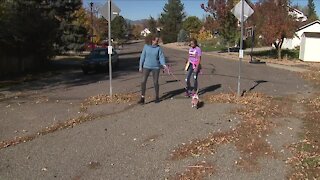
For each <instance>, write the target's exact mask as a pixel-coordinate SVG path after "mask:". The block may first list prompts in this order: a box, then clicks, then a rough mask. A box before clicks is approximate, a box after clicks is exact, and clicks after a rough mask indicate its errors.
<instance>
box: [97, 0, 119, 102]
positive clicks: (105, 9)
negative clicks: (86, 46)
mask: <svg viewBox="0 0 320 180" xmlns="http://www.w3.org/2000/svg"><path fill="white" fill-rule="evenodd" d="M99 11H100V13H101V15H102V16H103V17H104V18H105V19H107V20H108V55H109V87H110V89H109V95H110V98H112V44H111V21H112V20H113V19H114V18H115V17H116V16H117V15H119V13H120V11H121V10H120V9H119V8H118V7H117V6H116V5H115V4H113V3H112V2H111V0H108V2H107V3H106V4H105V5H104V6H102V8H100V9H99Z"/></svg>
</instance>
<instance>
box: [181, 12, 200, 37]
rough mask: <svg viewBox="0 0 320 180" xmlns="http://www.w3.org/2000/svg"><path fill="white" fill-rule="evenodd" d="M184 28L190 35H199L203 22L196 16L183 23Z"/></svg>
mask: <svg viewBox="0 0 320 180" xmlns="http://www.w3.org/2000/svg"><path fill="white" fill-rule="evenodd" d="M182 26H183V28H184V29H185V30H186V31H187V32H189V33H199V31H200V29H201V27H202V22H201V21H200V19H199V18H198V17H196V16H189V17H187V19H186V20H184V21H183V23H182Z"/></svg>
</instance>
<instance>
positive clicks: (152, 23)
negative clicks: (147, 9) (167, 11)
mask: <svg viewBox="0 0 320 180" xmlns="http://www.w3.org/2000/svg"><path fill="white" fill-rule="evenodd" d="M147 27H148V29H149V31H150V32H151V33H152V34H156V33H157V21H156V20H155V19H154V18H153V17H152V16H150V19H148V21H147Z"/></svg>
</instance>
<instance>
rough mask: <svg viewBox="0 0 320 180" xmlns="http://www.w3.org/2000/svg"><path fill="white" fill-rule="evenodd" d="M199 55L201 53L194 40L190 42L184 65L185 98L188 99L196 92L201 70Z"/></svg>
mask: <svg viewBox="0 0 320 180" xmlns="http://www.w3.org/2000/svg"><path fill="white" fill-rule="evenodd" d="M201 54H202V51H201V49H200V48H199V46H198V42H197V40H196V39H191V40H190V49H189V58H188V62H187V65H186V71H187V77H186V83H187V92H186V96H188V97H190V96H192V95H193V94H194V93H197V91H198V75H199V72H200V69H201V64H200V63H201ZM192 75H193V80H194V86H193V89H192V88H191V84H190V79H191V76H192Z"/></svg>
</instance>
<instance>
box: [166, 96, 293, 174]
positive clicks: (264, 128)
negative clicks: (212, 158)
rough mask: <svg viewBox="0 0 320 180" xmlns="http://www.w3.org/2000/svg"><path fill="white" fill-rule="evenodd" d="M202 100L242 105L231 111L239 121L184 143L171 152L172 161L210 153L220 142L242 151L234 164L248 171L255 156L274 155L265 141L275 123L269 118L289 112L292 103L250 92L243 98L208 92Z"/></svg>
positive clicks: (252, 165) (254, 164) (251, 167)
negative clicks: (202, 137) (223, 129)
mask: <svg viewBox="0 0 320 180" xmlns="http://www.w3.org/2000/svg"><path fill="white" fill-rule="evenodd" d="M205 101H207V102H211V103H232V104H238V105H241V106H240V107H239V108H237V109H236V110H234V111H233V113H235V114H236V115H238V116H240V117H241V119H242V122H241V123H240V124H238V125H237V126H236V127H235V128H233V129H231V130H229V131H227V132H222V133H221V132H220V133H215V134H212V135H209V136H208V137H207V138H204V139H201V140H194V141H190V142H189V143H187V144H183V145H182V146H180V147H178V148H177V149H176V150H173V151H172V153H171V157H170V159H171V160H179V159H183V158H186V157H188V156H200V155H203V154H213V153H214V152H215V150H216V148H217V147H218V146H219V145H221V144H227V143H234V144H235V146H236V148H237V149H238V150H239V152H240V153H241V156H242V157H240V158H239V161H237V162H235V164H237V165H238V166H239V167H242V168H244V169H246V170H248V171H252V170H256V169H257V168H258V167H257V164H258V162H257V161H258V158H260V157H262V156H271V157H274V156H275V152H274V150H273V149H272V148H271V147H270V145H269V143H268V142H267V141H266V136H267V135H268V134H269V133H270V131H271V129H272V127H275V126H276V125H275V124H273V123H272V122H271V121H269V120H268V118H270V117H282V116H284V115H286V114H287V113H288V112H291V111H292V110H291V103H288V101H283V99H281V98H272V97H269V96H265V95H263V94H260V93H250V94H246V95H245V96H244V97H237V96H236V94H218V95H211V96H207V97H206V98H205Z"/></svg>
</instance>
